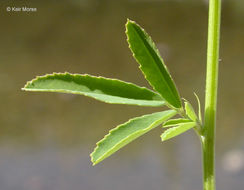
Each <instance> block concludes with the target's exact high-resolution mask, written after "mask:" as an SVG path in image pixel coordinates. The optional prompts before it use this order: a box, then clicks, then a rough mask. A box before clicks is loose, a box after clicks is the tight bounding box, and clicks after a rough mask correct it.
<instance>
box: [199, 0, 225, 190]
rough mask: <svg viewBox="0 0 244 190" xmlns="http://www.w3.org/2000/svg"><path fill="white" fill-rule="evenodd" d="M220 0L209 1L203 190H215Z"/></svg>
mask: <svg viewBox="0 0 244 190" xmlns="http://www.w3.org/2000/svg"><path fill="white" fill-rule="evenodd" d="M220 18H221V0H209V20H208V50H207V74H206V94H205V118H204V128H203V133H202V154H203V180H204V181H203V189H204V190H215V166H214V165H215V128H216V107H217V88H218V63H219V38H220Z"/></svg>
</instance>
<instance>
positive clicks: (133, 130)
mask: <svg viewBox="0 0 244 190" xmlns="http://www.w3.org/2000/svg"><path fill="white" fill-rule="evenodd" d="M176 114H177V112H176V111H174V110H168V111H163V112H156V113H153V114H149V115H144V116H141V117H137V118H133V119H131V120H129V121H128V122H126V123H124V124H122V125H119V126H118V127H116V128H114V129H112V130H111V131H110V132H109V134H108V135H106V136H105V137H104V138H103V139H102V140H101V141H99V142H98V143H97V147H96V148H95V150H94V152H93V153H92V154H91V161H92V162H93V165H95V164H97V163H99V162H101V161H102V160H104V159H105V158H107V157H108V156H110V155H111V154H113V153H114V152H116V151H117V150H119V149H121V148H122V147H124V146H125V145H127V144H128V143H130V142H131V141H133V140H135V139H136V138H138V137H139V136H141V135H143V134H145V133H147V132H148V131H150V130H152V129H153V128H155V127H156V126H158V125H160V124H161V123H162V122H164V121H165V120H167V119H169V118H171V117H173V116H174V115H176Z"/></svg>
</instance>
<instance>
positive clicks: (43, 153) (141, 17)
mask: <svg viewBox="0 0 244 190" xmlns="http://www.w3.org/2000/svg"><path fill="white" fill-rule="evenodd" d="M207 2H208V1H207V0H198V1H197V0H116V1H112V0H69V1H64V0H59V1H55V0H50V1H28V2H23V1H8V0H6V1H2V2H1V5H0V6H1V7H0V23H1V30H0V42H1V43H0V106H1V108H0V189H3V190H67V189H69V190H77V189H80V190H125V189H126V190H130V189H133V190H149V189H150V190H159V189H164V190H196V189H201V184H202V180H201V150H200V144H199V142H198V139H197V137H196V135H195V134H194V133H193V131H190V132H187V133H185V134H184V135H181V136H179V137H177V138H175V139H174V140H170V141H168V142H165V143H161V141H160V138H159V135H160V134H161V132H162V129H161V128H160V127H159V128H157V129H155V130H153V131H152V132H150V133H149V134H147V135H145V136H143V137H141V138H139V139H138V140H136V141H135V142H133V143H131V144H130V145H128V146H127V147H125V148H123V149H122V150H121V151H119V152H117V153H116V154H114V155H113V156H111V157H110V158H108V159H106V160H105V161H104V162H103V163H101V164H98V165H97V166H95V167H92V165H91V162H90V158H89V154H90V153H91V152H92V150H93V148H94V147H95V143H96V142H97V141H98V140H100V139H101V138H102V137H103V136H104V135H105V134H107V132H108V130H109V129H111V128H113V127H115V126H116V125H118V124H120V123H123V122H125V121H127V120H128V119H129V118H131V117H135V116H140V115H143V114H146V113H151V112H153V111H158V110H160V109H158V108H141V107H136V106H120V105H106V104H104V103H101V102H97V101H95V100H91V99H89V98H86V97H82V96H74V95H65V94H51V93H27V92H23V91H21V90H20V89H21V88H22V87H23V86H24V84H25V83H26V81H28V80H30V79H32V78H34V77H35V76H36V75H43V74H46V73H52V72H64V71H68V72H71V73H89V74H93V75H102V76H105V77H111V78H119V79H121V80H125V81H130V82H133V83H136V84H138V85H141V86H147V87H149V85H148V83H147V82H146V80H145V79H144V77H143V75H142V74H141V72H140V71H139V69H138V65H137V63H136V62H135V61H134V59H133V57H132V55H131V53H130V51H129V49H128V45H127V42H126V37H125V34H124V30H125V28H124V24H125V22H126V19H127V18H130V19H132V20H135V21H137V22H138V23H139V24H140V25H141V26H143V27H144V28H145V29H146V30H147V32H148V33H149V34H150V35H151V36H152V38H153V39H154V41H155V42H156V43H157V46H158V48H159V50H160V52H161V54H162V55H163V57H164V60H165V62H166V64H167V65H168V68H169V70H170V71H171V74H172V76H173V78H174V79H175V82H176V84H177V86H178V89H179V91H180V94H181V96H183V97H185V98H186V99H188V100H190V101H191V102H193V104H194V106H196V100H195V98H194V95H193V92H196V93H197V94H198V95H199V96H200V98H201V102H202V105H203V104H204V85H205V62H206V38H207V11H208V5H207ZM8 6H16V7H17V6H27V7H36V8H37V12H34V13H24V12H19V13H17V12H7V11H6V7H8ZM243 34H244V1H243V0H223V17H222V35H221V54H220V58H221V59H220V76H219V99H218V119H217V124H218V128H217V144H216V147H217V158H216V161H217V163H216V167H217V187H218V189H221V190H229V189H232V190H242V189H243V187H244V180H243V179H244V138H243V137H244V117H243V113H244V101H243V96H244V89H243V83H244V77H243V73H244V66H243V64H244V62H243V61H244V52H243V50H244V35H243Z"/></svg>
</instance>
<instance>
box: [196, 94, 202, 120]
mask: <svg viewBox="0 0 244 190" xmlns="http://www.w3.org/2000/svg"><path fill="white" fill-rule="evenodd" d="M194 95H195V96H196V99H197V104H198V118H199V121H200V123H202V112H201V103H200V100H199V98H198V96H197V94H196V93H194Z"/></svg>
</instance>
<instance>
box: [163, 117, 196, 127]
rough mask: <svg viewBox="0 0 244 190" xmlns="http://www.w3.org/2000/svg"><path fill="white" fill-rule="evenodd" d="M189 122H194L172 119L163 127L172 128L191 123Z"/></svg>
mask: <svg viewBox="0 0 244 190" xmlns="http://www.w3.org/2000/svg"><path fill="white" fill-rule="evenodd" d="M189 122H192V120H190V119H184V118H178V119H170V120H168V121H166V122H165V123H164V124H163V127H172V126H177V125H180V124H183V123H189Z"/></svg>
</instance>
